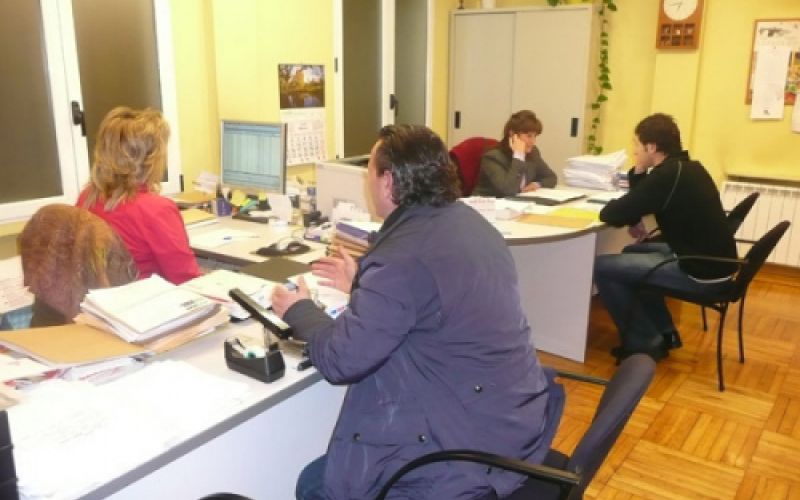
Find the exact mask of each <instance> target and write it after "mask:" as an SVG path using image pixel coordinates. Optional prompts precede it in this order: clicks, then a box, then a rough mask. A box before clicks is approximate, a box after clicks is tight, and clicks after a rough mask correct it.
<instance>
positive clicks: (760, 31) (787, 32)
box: [745, 18, 800, 105]
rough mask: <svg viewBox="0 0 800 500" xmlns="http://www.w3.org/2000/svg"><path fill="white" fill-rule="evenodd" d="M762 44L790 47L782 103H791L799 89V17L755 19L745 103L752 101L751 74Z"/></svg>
mask: <svg viewBox="0 0 800 500" xmlns="http://www.w3.org/2000/svg"><path fill="white" fill-rule="evenodd" d="M764 46H788V47H789V48H790V49H791V50H790V59H789V67H788V68H787V75H786V88H785V90H784V104H785V105H792V104H794V102H795V98H796V96H797V93H798V91H799V90H800V18H794V19H757V20H756V21H755V25H754V28H753V48H752V50H751V51H750V54H751V55H750V71H748V79H747V95H746V97H745V102H746V103H747V104H751V103H752V101H753V75H754V72H755V68H756V58H757V57H758V49H759V47H764Z"/></svg>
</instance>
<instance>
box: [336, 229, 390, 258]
mask: <svg viewBox="0 0 800 500" xmlns="http://www.w3.org/2000/svg"><path fill="white" fill-rule="evenodd" d="M380 228H381V224H380V223H379V222H370V221H340V222H337V223H336V231H335V232H334V234H333V241H332V243H333V244H334V245H339V246H341V247H343V248H344V249H345V250H346V251H347V252H348V253H349V254H350V255H353V256H361V255H364V253H366V251H367V249H368V248H369V245H370V242H371V241H372V238H373V235H374V234H375V233H376V232H377V231H378V230H379V229H380Z"/></svg>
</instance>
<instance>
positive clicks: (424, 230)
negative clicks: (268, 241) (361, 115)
mask: <svg viewBox="0 0 800 500" xmlns="http://www.w3.org/2000/svg"><path fill="white" fill-rule="evenodd" d="M456 179H457V177H456V172H455V168H454V166H453V165H452V164H451V163H450V160H449V155H448V152H447V148H446V147H445V145H444V143H443V142H442V140H441V139H440V138H439V137H438V136H437V135H436V134H435V133H433V132H432V131H430V130H429V129H427V128H426V127H421V126H411V125H399V126H387V127H384V128H383V129H382V130H381V132H380V136H379V139H378V141H377V143H376V144H375V146H374V147H373V148H372V154H371V157H370V160H369V165H368V174H367V187H368V192H369V193H370V195H371V197H372V200H373V202H374V206H375V207H376V211H377V213H378V215H379V216H381V217H383V218H384V219H385V221H384V223H383V226H382V227H381V230H380V231H379V233H378V236H377V238H376V239H375V241H374V242H373V243H372V246H371V247H370V249H369V251H368V252H367V254H366V255H364V256H363V257H362V258H361V259H360V261H359V262H358V263H356V262H355V261H353V260H352V259H350V258H349V257H346V256H345V255H344V254H342V255H341V256H340V257H329V258H327V259H324V260H323V261H322V262H320V263H319V264H317V265H316V266H315V272H316V274H318V275H320V276H322V277H324V278H327V279H328V280H329V283H331V284H334V285H335V286H337V288H340V289H341V290H343V291H346V292H349V293H350V294H351V295H350V305H349V308H348V310H346V311H345V312H344V313H342V314H341V315H340V316H339V317H338V318H337V319H336V320H335V321H334V320H331V319H330V318H328V317H327V316H325V314H324V313H322V312H321V311H320V310H319V309H318V308H316V307H315V306H314V303H313V302H312V301H311V300H309V298H308V297H309V294H308V289H307V288H306V286H305V285H304V284H302V283H301V284H300V286H299V287H298V290H297V291H288V290H287V289H285V288H283V287H277V289H276V291H275V292H274V294H273V297H272V304H273V307H274V308H275V310H276V312H277V313H278V314H279V315H281V316H282V317H283V318H284V320H285V321H286V322H287V323H289V324H290V325H291V326H292V327H293V329H294V332H295V336H296V337H299V338H300V339H303V340H307V341H308V350H309V355H310V357H311V360H312V361H313V363H314V366H316V368H317V369H318V370H319V371H320V372H321V373H322V375H323V376H324V377H325V378H326V379H327V380H328V381H329V382H331V383H333V384H348V385H349V386H350V387H349V390H348V393H347V396H346V398H345V402H344V405H343V407H342V411H341V414H340V416H339V421H338V423H337V425H336V428H335V430H334V432H333V436H332V438H331V442H330V445H329V448H328V453H327V454H326V455H324V456H323V457H321V458H319V459H317V460H315V461H314V462H312V463H311V464H310V465H309V466H307V467H306V468H305V470H304V471H303V472H302V473H301V475H300V478H299V480H298V485H297V498H299V499H302V500H315V499H323V498H325V499H337V500H338V499H364V498H375V496H376V494H377V492H378V491H379V489H380V488H381V486H382V485H383V484H385V483H386V481H387V480H388V479H389V477H391V475H392V474H393V473H394V472H396V471H397V470H398V469H399V468H400V467H402V466H403V465H404V464H406V463H407V462H409V461H410V460H412V459H414V458H416V457H419V456H421V455H424V454H426V453H430V452H433V451H437V450H443V449H459V448H460V449H463V448H471V449H479V450H485V451H489V452H493V453H497V454H500V455H504V456H510V457H517V458H520V459H523V460H528V461H530V462H533V463H539V462H541V461H542V460H543V458H544V456H545V454H546V453H547V450H548V448H549V445H550V442H551V440H552V438H553V434H554V433H555V430H556V427H557V425H558V420H559V416H560V411H561V408H562V405H563V393H561V392H560V386H557V385H554V384H551V383H550V381H548V379H547V378H546V377H545V374H544V373H543V371H542V368H541V366H540V365H539V362H538V360H537V358H536V353H535V351H534V349H533V347H532V346H531V341H530V338H531V337H530V333H531V332H530V327H529V326H528V322H527V320H526V319H525V316H524V314H523V312H522V308H521V307H520V298H519V290H518V286H517V275H516V270H515V268H514V261H513V260H512V258H511V254H510V252H509V250H508V248H507V246H506V244H505V241H504V240H503V237H502V236H501V235H500V234H499V233H498V232H497V230H495V229H494V227H492V225H491V224H489V223H488V222H487V221H486V220H485V219H484V218H483V217H481V216H480V215H479V214H478V213H477V212H475V211H474V210H473V209H472V208H470V207H468V206H466V205H464V204H463V203H460V202H458V201H457V197H458V183H457V180H456ZM521 482H522V478H521V476H519V475H516V474H511V473H507V472H502V471H499V470H493V469H490V470H489V471H487V469H486V467H485V466H479V465H475V464H465V463H446V464H444V463H439V464H431V465H428V466H426V467H423V468H420V469H417V470H416V471H414V472H412V473H409V474H407V475H406V476H404V478H403V480H401V481H400V482H398V483H397V485H396V486H395V487H394V488H393V489H392V490H391V492H390V495H389V498H394V499H398V498H414V499H419V500H424V499H455V498H459V499H464V500H467V499H490V498H497V496H498V495H499V496H500V497H503V496H506V495H508V494H509V493H510V492H511V491H513V490H514V489H515V488H516V487H517V486H518V485H519V484H521Z"/></svg>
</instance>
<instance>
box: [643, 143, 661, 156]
mask: <svg viewBox="0 0 800 500" xmlns="http://www.w3.org/2000/svg"><path fill="white" fill-rule="evenodd" d="M657 148H658V146H656V144H655V143H654V142H649V143H647V144H645V145H644V150H645V152H646V153H647V154H649V155H651V154H653V153H655V152H656V150H657Z"/></svg>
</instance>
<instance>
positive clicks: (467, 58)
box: [448, 12, 515, 147]
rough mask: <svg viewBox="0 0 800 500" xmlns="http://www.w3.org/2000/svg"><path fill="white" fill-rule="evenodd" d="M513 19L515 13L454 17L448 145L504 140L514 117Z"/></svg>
mask: <svg viewBox="0 0 800 500" xmlns="http://www.w3.org/2000/svg"><path fill="white" fill-rule="evenodd" d="M514 18H515V14H514V13H513V12H510V13H482V12H479V13H470V14H458V13H456V14H454V15H453V16H452V18H451V25H450V29H451V34H450V35H451V37H450V115H449V117H448V143H449V144H450V146H451V147H452V146H455V145H456V144H458V143H459V142H461V141H463V140H464V139H467V138H469V137H474V136H483V137H493V138H496V139H499V136H500V134H501V133H502V131H503V125H504V124H505V122H506V120H507V119H508V116H509V115H510V114H511V101H512V99H511V92H512V78H513V74H514V63H513V57H514Z"/></svg>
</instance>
